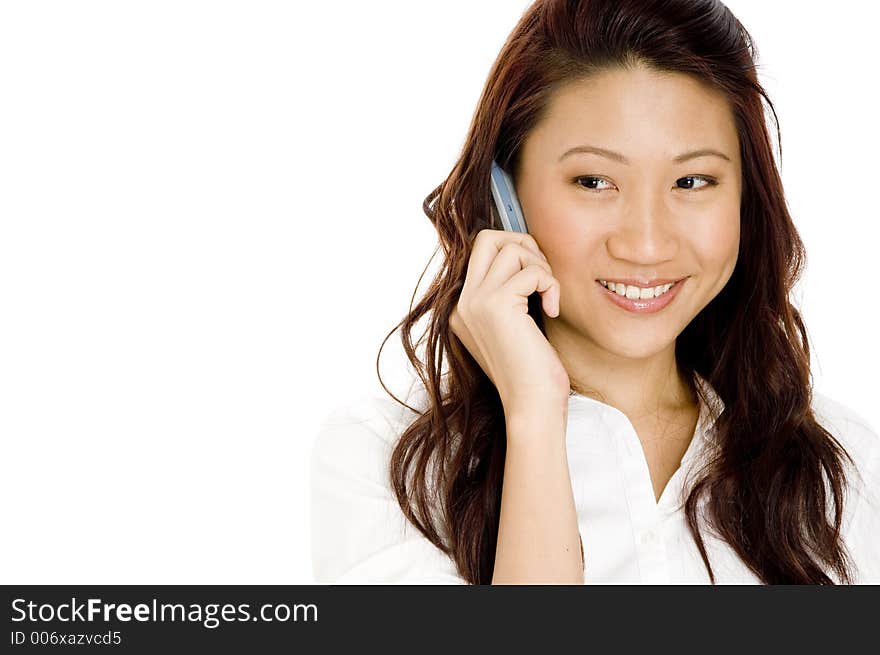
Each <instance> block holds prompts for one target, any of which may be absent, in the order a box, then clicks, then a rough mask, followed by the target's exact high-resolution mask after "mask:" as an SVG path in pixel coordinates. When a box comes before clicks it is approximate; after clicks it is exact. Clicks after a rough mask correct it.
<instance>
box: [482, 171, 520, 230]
mask: <svg viewBox="0 0 880 655" xmlns="http://www.w3.org/2000/svg"><path fill="white" fill-rule="evenodd" d="M491 186H492V198H493V199H494V200H495V209H497V210H498V216H499V218H500V219H501V224H502V225H503V226H504V229H505V230H508V231H510V232H525V233H526V234H528V231H529V229H528V226H527V225H526V219H525V216H523V212H522V207H520V205H519V198H517V197H516V191H515V190H514V188H513V179H512V178H511V177H510V175H508V174H507V172H506V171H505V170H504V169H503V168H501V167H500V166H499V165H498V164H496V163H495V160H494V159H493V160H492V175H491Z"/></svg>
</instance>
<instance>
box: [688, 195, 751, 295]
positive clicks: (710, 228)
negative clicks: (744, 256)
mask: <svg viewBox="0 0 880 655" xmlns="http://www.w3.org/2000/svg"><path fill="white" fill-rule="evenodd" d="M739 223H740V216H739V208H738V207H736V208H735V209H731V210H730V211H727V212H724V213H719V214H715V215H714V216H713V217H711V220H706V221H703V222H701V223H700V227H699V228H698V229H697V230H696V231H695V232H694V234H693V240H692V242H691V243H692V247H693V250H694V252H696V253H697V256H698V257H699V259H700V260H701V264H702V267H703V269H704V271H706V272H707V273H712V272H714V273H716V274H718V275H721V276H723V277H724V278H725V280H726V279H727V278H729V277H730V275H731V274H732V273H733V269H734V267H735V265H736V259H737V254H738V252H739V238H740V225H739Z"/></svg>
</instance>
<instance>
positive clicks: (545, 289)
mask: <svg viewBox="0 0 880 655" xmlns="http://www.w3.org/2000/svg"><path fill="white" fill-rule="evenodd" d="M502 288H503V289H505V290H507V291H509V292H510V293H512V294H514V295H515V296H518V297H522V298H525V299H526V301H528V297H529V296H530V295H532V294H533V293H535V292H536V291H537V292H538V293H539V294H541V301H542V306H543V307H544V311H545V312H546V313H547V315H548V316H557V315H558V314H559V294H560V286H559V280H557V279H556V278H555V277H553V276H552V275H551V274H550V273H548V272H547V270H546V269H545V268H543V267H542V266H539V265H537V264H529V265H528V266H526V267H525V268H523V269H522V270H520V271H519V272H518V273H516V274H514V275H513V276H512V277H511V278H510V279H509V280H508V281H507V282H505V283H504V284H503V285H502Z"/></svg>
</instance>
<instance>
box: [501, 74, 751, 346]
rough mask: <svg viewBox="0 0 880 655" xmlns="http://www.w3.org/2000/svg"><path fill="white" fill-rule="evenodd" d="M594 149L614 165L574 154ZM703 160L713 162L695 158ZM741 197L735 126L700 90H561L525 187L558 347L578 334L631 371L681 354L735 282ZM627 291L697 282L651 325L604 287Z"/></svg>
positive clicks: (712, 95)
mask: <svg viewBox="0 0 880 655" xmlns="http://www.w3.org/2000/svg"><path fill="white" fill-rule="evenodd" d="M581 146H589V147H592V148H599V149H604V150H606V151H609V154H606V155H604V156H603V155H602V154H597V153H596V152H570V153H569V151H570V150H571V149H572V148H576V147H581ZM707 150H712V151H716V152H718V153H720V154H721V155H723V156H717V155H710V154H706V152H705V151H707ZM693 151H704V152H703V154H701V155H699V156H694V157H687V158H685V156H686V155H687V154H688V153H692V152H693ZM566 153H569V154H566ZM712 182H715V184H712ZM740 189H741V168H740V155H739V139H738V135H737V131H736V127H735V124H734V120H733V116H732V114H731V113H730V109H729V107H728V106H727V104H726V101H725V100H724V98H723V97H722V96H721V95H719V94H717V93H716V92H713V91H712V90H709V89H707V88H706V87H704V86H702V85H701V84H700V83H699V82H697V81H695V80H694V79H693V78H691V77H689V76H686V75H684V74H680V73H657V72H652V71H648V70H647V69H644V68H639V69H637V70H635V71H622V70H615V71H609V72H604V73H602V74H600V75H598V76H595V77H593V78H591V79H589V80H586V81H579V82H575V83H572V84H570V85H568V86H566V87H563V88H562V89H560V90H559V91H558V92H557V94H556V95H555V96H554V97H553V99H552V102H551V104H550V107H549V112H548V114H547V115H546V117H545V119H544V120H543V121H542V122H541V123H540V124H538V125H537V127H536V128H535V129H534V130H533V131H532V132H531V133H530V135H529V137H528V138H527V140H526V141H525V143H524V145H523V151H522V159H521V164H520V169H519V171H518V172H517V178H516V190H517V193H518V195H519V199H520V202H521V204H522V209H523V213H524V214H525V218H526V221H527V223H528V228H529V232H530V234H531V235H532V236H533V237H535V239H536V240H537V242H538V244H539V245H540V247H541V250H542V251H543V252H544V254H545V255H546V256H547V259H548V260H549V263H550V266H551V267H552V269H553V274H554V276H555V277H556V278H557V279H558V280H559V282H560V285H561V298H560V314H559V316H558V317H557V318H556V319H551V318H548V317H545V319H544V320H545V324H546V325H547V330H548V336H551V332H552V333H553V334H560V331H563V332H569V333H571V332H574V333H576V334H577V335H581V336H586V337H587V338H588V339H589V340H590V341H592V342H593V343H594V344H596V345H597V346H598V347H600V348H602V349H604V350H607V351H610V352H612V353H615V354H617V355H620V356H625V357H631V358H643V357H648V356H651V355H653V354H656V353H657V352H659V351H661V350H663V349H665V348H668V347H669V346H670V345H671V344H674V342H675V339H676V337H677V336H678V335H679V334H680V333H681V332H682V330H684V328H685V327H686V326H687V324H688V323H690V321H691V320H692V319H693V318H694V317H695V316H696V315H697V314H698V313H699V312H700V310H702V309H703V307H705V306H706V305H707V304H708V303H709V301H711V300H712V298H714V297H715V296H716V295H717V294H718V293H719V292H720V291H721V290H722V289H723V288H724V285H725V284H726V283H727V281H728V279H730V276H731V274H732V273H733V269H734V266H735V265H736V259H737V251H738V247H739V226H740ZM626 278H634V279H637V280H641V281H642V282H643V284H642V285H640V286H648V285H647V284H646V283H647V282H652V281H655V280H658V279H671V280H679V279H681V278H685V279H684V281H683V282H681V283H680V284H679V285H678V287H677V288H676V287H674V288H673V289H672V290H671V291H670V292H668V293H670V294H671V301H670V302H668V304H666V306H665V307H663V308H662V309H660V310H659V311H654V312H649V313H645V312H635V311H631V310H629V309H626V308H624V307H622V306H620V305H619V304H618V303H616V302H614V299H613V298H612V297H611V294H610V292H609V291H608V290H607V289H606V288H605V287H603V286H602V285H601V284H600V283H599V280H606V281H607V280H622V279H626ZM621 290H624V288H623V287H621ZM625 291H628V292H629V294H628V295H629V296H632V295H633V294H634V293H635V292H636V290H634V289H625ZM638 293H639V298H640V299H641V298H642V295H643V294H642V293H641V292H638ZM644 295H647V294H644ZM625 297H626V295H625V296H624V298H625ZM646 300H647V299H646ZM659 300H662V296H661V297H659ZM568 336H571V335H570V334H569V335H568ZM563 338H564V337H563Z"/></svg>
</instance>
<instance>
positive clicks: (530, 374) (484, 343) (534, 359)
mask: <svg viewBox="0 0 880 655" xmlns="http://www.w3.org/2000/svg"><path fill="white" fill-rule="evenodd" d="M536 291H537V292H538V293H540V294H541V306H542V308H543V310H544V312H545V314H547V316H551V317H556V316H558V315H559V293H560V287H559V281H558V280H557V279H556V278H555V277H553V274H552V271H551V270H550V264H549V263H548V261H547V258H546V257H545V256H544V253H542V252H541V249H540V248H539V247H538V243H537V242H536V241H535V239H534V237H532V236H531V235H529V234H524V233H520V232H508V231H505V230H492V229H484V230H480V232H479V233H478V234H477V236H476V238H475V239H474V243H473V248H472V251H471V256H470V259H469V261H468V270H467V275H466V277H465V282H464V287H463V288H462V291H461V295H460V297H459V299H458V303H457V304H456V307H455V308H454V309H453V311H452V314H451V315H450V317H449V326H450V328H451V329H452V331H453V333H454V334H455V335H456V336H457V337H458V338H459V340H460V341H461V342H462V343H463V344H464V346H465V347H466V348H467V350H468V351H469V352H470V353H471V355H472V356H473V358H474V359H475V360H476V361H477V363H478V364H479V365H480V367H481V368H482V369H483V371H485V373H486V375H488V376H489V379H491V380H492V382H493V384H494V385H495V388H496V389H497V390H498V394H499V396H500V397H501V402H502V404H503V405H504V410H505V414H507V415H508V416H510V415H511V414H513V413H515V412H517V413H518V412H520V411H524V412H531V411H541V410H542V409H543V410H544V411H546V410H547V409H548V408H550V407H560V408H564V407H565V406H566V404H567V401H568V395H569V392H570V391H571V387H570V384H571V382H570V380H569V377H568V372H567V371H566V370H565V367H564V366H563V364H562V362H561V360H560V359H559V355H558V354H557V352H556V349H555V348H554V347H553V346H552V345H551V344H550V342H549V341H547V338H546V337H545V336H544V335H543V333H542V332H541V330H540V329H539V328H538V326H537V324H536V323H535V321H534V320H533V319H532V317H531V316H529V314H528V309H529V306H528V299H529V296H530V295H531V294H532V293H535V292H536Z"/></svg>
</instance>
